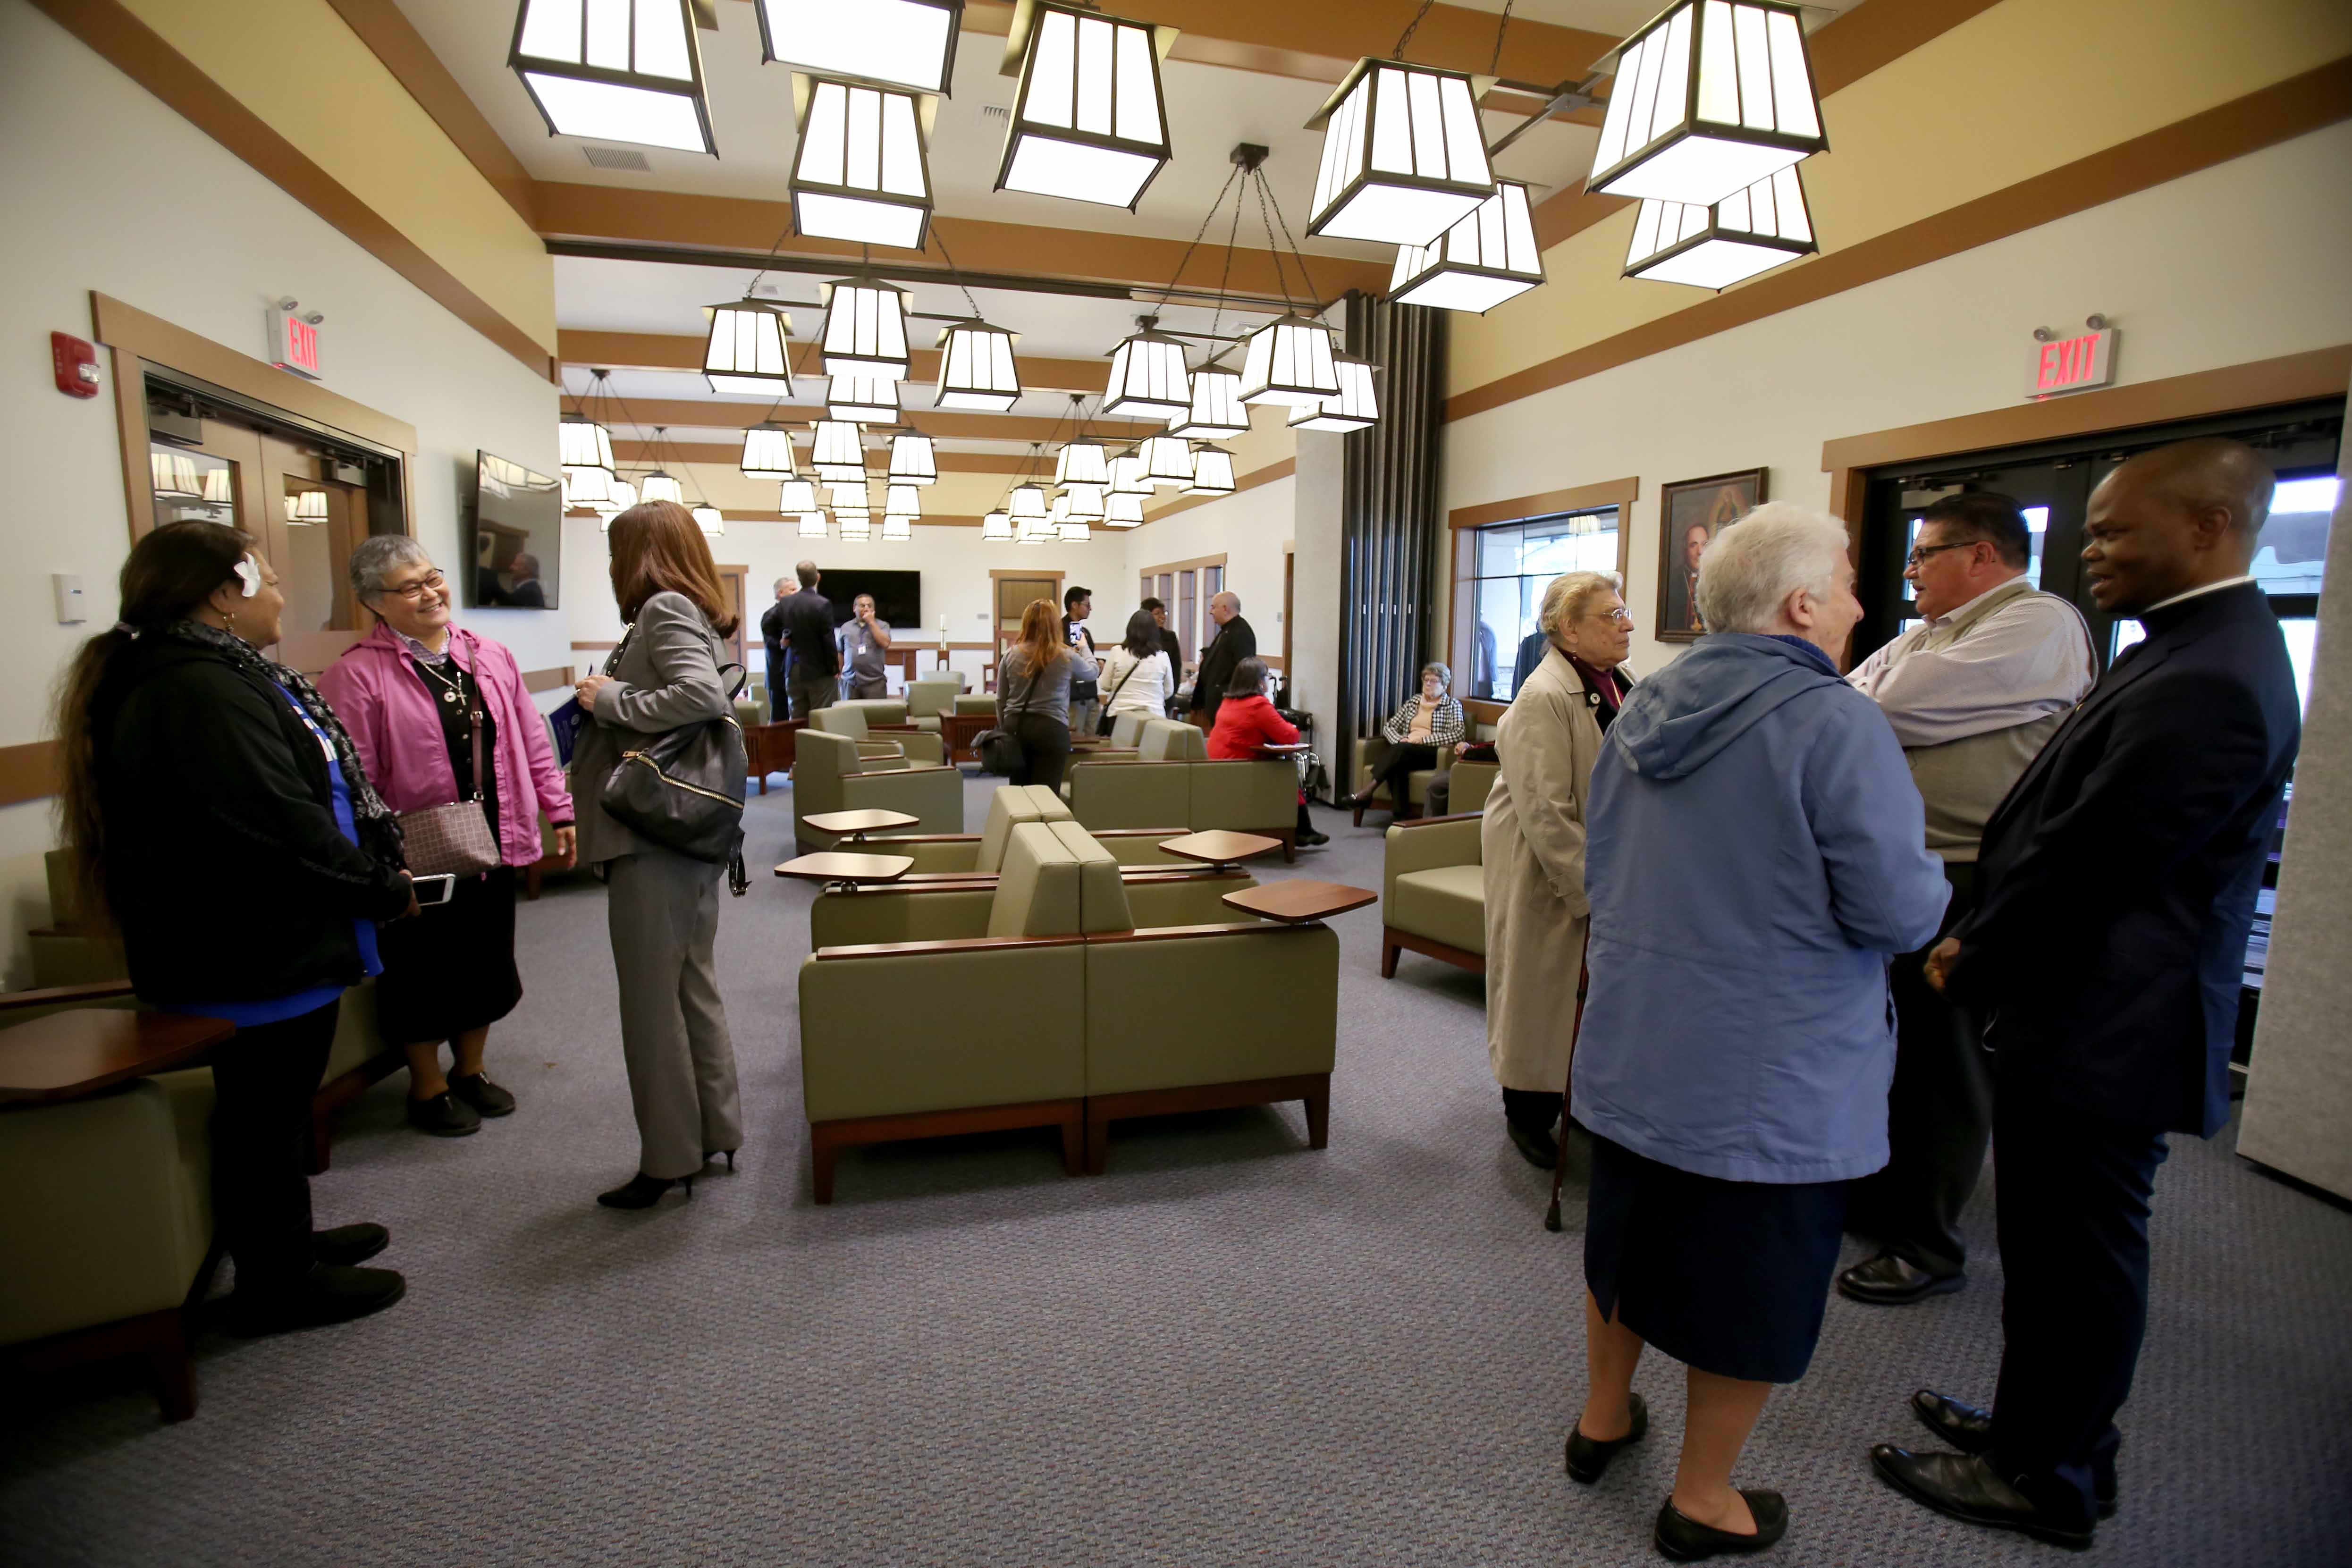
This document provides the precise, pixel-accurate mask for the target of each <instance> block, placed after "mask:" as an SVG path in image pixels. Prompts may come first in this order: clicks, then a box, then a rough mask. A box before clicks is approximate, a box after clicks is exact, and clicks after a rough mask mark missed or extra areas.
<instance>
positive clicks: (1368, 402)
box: [1290, 354, 1381, 430]
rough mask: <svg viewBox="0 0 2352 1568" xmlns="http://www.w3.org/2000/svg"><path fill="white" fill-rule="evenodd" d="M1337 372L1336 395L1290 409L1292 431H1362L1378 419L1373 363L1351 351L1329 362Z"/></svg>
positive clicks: (1378, 421)
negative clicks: (1373, 389) (1337, 390)
mask: <svg viewBox="0 0 2352 1568" xmlns="http://www.w3.org/2000/svg"><path fill="white" fill-rule="evenodd" d="M1332 365H1333V367H1334V368H1335V369H1337V370H1338V371H1339V395H1338V396H1336V397H1327V398H1325V399H1324V400H1323V401H1322V402H1320V403H1317V404H1312V405H1307V406H1305V407H1301V408H1297V409H1294V410H1292V412H1291V416H1290V427H1291V428H1292V429H1293V430H1361V429H1364V428H1366V427H1367V426H1372V425H1377V424H1379V423H1380V419H1381V407H1380V399H1379V398H1378V397H1377V396H1376V395H1374V394H1373V391H1372V363H1371V362H1370V360H1361V359H1358V358H1356V357H1355V356H1354V355H1352V354H1340V355H1339V356H1338V357H1336V358H1335V359H1334V360H1333V361H1332Z"/></svg>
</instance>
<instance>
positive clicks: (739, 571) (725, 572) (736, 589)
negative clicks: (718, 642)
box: [712, 562, 751, 690]
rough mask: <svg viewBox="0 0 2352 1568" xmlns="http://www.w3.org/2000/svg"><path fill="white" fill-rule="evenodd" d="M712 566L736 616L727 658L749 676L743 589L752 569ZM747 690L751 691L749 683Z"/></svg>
mask: <svg viewBox="0 0 2352 1568" xmlns="http://www.w3.org/2000/svg"><path fill="white" fill-rule="evenodd" d="M712 564H713V565H714V566H718V572H719V593H720V594H721V595H723V596H724V597H725V599H726V601H727V604H728V605H729V606H730V608H731V609H732V611H733V612H734V616H735V635H734V636H733V637H729V638H728V639H727V658H728V661H729V662H730V663H731V664H740V665H742V666H743V668H744V670H745V672H746V674H747V676H748V673H749V671H750V670H751V665H750V664H749V663H748V662H747V661H746V660H745V659H744V658H743V648H744V642H743V634H744V630H745V627H746V626H747V624H748V623H747V622H746V621H745V620H744V618H743V605H744V604H745V602H746V601H745V599H744V597H743V588H744V584H745V582H746V581H747V580H748V579H749V578H750V577H751V567H749V566H719V565H718V563H715V562H714V563H712ZM746 689H747V690H748V689H749V685H748V681H747V685H746Z"/></svg>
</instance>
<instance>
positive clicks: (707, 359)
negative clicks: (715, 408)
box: [702, 300, 793, 397]
mask: <svg viewBox="0 0 2352 1568" xmlns="http://www.w3.org/2000/svg"><path fill="white" fill-rule="evenodd" d="M709 310H710V336H709V339H708V340H707V341H706V342H704V343H703V345H702V379H703V380H705V381H707V382H709V384H710V390H711V391H713V392H749V393H753V394H756V395H760V396H762V397H789V396H791V395H792V390H793V372H792V364H791V362H790V360H789V358H788V357H787V354H786V351H785V347H784V341H785V340H786V339H787V338H789V337H791V336H792V335H793V319H792V318H791V317H790V316H787V315H786V314H784V313H783V312H782V310H777V309H776V308H775V307H774V306H773V305H770V304H765V303H763V302H761V300H737V301H736V302H735V303H733V304H731V305H713V306H711V307H709Z"/></svg>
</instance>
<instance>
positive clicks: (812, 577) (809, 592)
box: [779, 561, 841, 720]
mask: <svg viewBox="0 0 2352 1568" xmlns="http://www.w3.org/2000/svg"><path fill="white" fill-rule="evenodd" d="M793 575H794V576H796V577H798V578H799V579H800V584H801V587H800V592H799V593H797V594H793V595H789V596H788V597H786V598H785V599H783V600H782V602H781V605H779V607H780V608H781V609H782V611H783V616H782V623H783V633H784V637H783V640H784V646H785V647H786V648H787V649H789V650H790V652H791V654H792V656H793V657H792V668H791V671H790V673H789V676H788V678H787V684H788V685H789V686H790V688H791V689H792V697H793V707H792V715H793V718H795V719H801V720H805V719H807V718H808V716H809V715H810V714H812V713H814V712H815V711H816V710H818V709H820V708H830V707H832V706H833V704H834V700H835V699H836V698H838V697H839V696H840V695H841V649H840V647H839V645H838V644H836V643H835V641H834V637H833V601H831V600H830V599H827V598H826V597H825V596H824V595H823V594H822V593H820V592H818V591H817V584H818V582H819V581H820V580H821V574H819V573H818V571H817V569H816V563H815V562H814V561H803V562H801V563H799V564H798V565H796V566H794V567H793Z"/></svg>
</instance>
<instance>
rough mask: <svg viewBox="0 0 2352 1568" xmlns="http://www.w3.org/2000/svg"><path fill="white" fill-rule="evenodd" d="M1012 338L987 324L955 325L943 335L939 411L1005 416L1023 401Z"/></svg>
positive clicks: (979, 322)
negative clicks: (967, 410)
mask: <svg viewBox="0 0 2352 1568" xmlns="http://www.w3.org/2000/svg"><path fill="white" fill-rule="evenodd" d="M1020 400H1021V373H1020V370H1019V367H1017V366H1016V365H1015V364H1014V363H1013V333H1011V332H1008V331H1005V330H1004V329H1003V327H992V326H990V325H989V324H988V323H987V322H986V321H956V322H953V323H951V324H950V326H948V327H947V329H946V330H945V331H941V332H940V395H939V397H938V399H937V401H936V406H938V407H940V408H980V409H986V410H987V411H988V412H990V413H992V414H1002V413H1003V412H1004V410H1006V409H1008V408H1010V407H1012V406H1013V405H1014V404H1015V403H1017V402H1019V401H1020Z"/></svg>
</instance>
